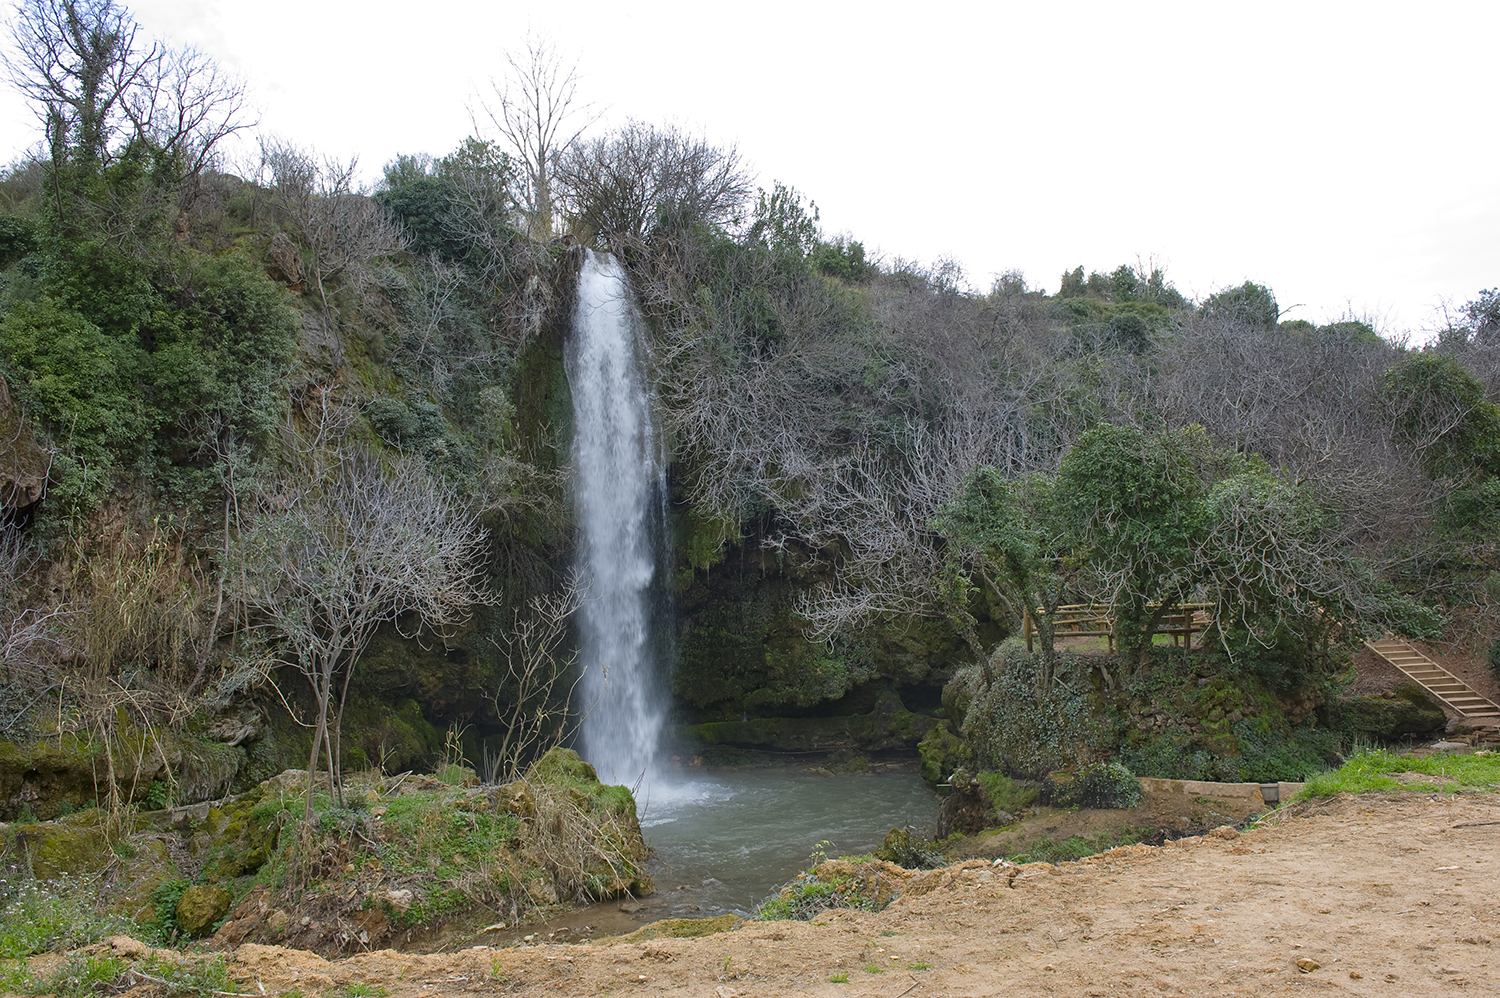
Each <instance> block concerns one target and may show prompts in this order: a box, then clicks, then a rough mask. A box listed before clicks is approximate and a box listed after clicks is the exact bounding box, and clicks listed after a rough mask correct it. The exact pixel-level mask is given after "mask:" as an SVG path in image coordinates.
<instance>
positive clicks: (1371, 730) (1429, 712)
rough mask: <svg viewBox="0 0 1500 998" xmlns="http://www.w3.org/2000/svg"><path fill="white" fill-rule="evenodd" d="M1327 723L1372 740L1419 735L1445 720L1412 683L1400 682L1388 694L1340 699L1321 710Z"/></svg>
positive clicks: (1421, 691) (1429, 700)
mask: <svg viewBox="0 0 1500 998" xmlns="http://www.w3.org/2000/svg"><path fill="white" fill-rule="evenodd" d="M1324 716H1325V717H1326V719H1327V721H1328V723H1329V724H1330V725H1332V726H1334V727H1336V728H1339V729H1341V730H1344V731H1348V732H1351V733H1359V734H1365V735H1370V736H1373V737H1376V738H1397V737H1400V736H1401V735H1422V734H1428V733H1430V732H1433V731H1437V730H1439V729H1441V728H1442V727H1443V726H1444V725H1445V724H1446V723H1447V721H1448V716H1447V715H1446V714H1444V713H1443V708H1442V707H1441V706H1440V705H1439V704H1438V702H1437V701H1436V700H1434V699H1433V698H1432V696H1431V695H1430V694H1428V693H1427V691H1426V690H1424V689H1422V687H1420V686H1418V685H1417V684H1416V683H1411V682H1407V683H1402V684H1401V685H1400V686H1398V687H1397V688H1396V689H1395V690H1393V691H1392V692H1391V693H1390V694H1388V695H1384V696H1382V695H1370V696H1354V697H1341V698H1339V699H1337V700H1334V701H1333V702H1331V703H1330V704H1328V706H1327V708H1326V709H1325V711H1324Z"/></svg>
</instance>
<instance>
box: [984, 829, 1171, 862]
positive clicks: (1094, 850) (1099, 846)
mask: <svg viewBox="0 0 1500 998" xmlns="http://www.w3.org/2000/svg"><path fill="white" fill-rule="evenodd" d="M1145 831H1146V830H1145V829H1140V828H1136V827H1134V826H1128V827H1126V828H1122V829H1121V830H1120V831H1119V832H1100V833H1099V834H1098V835H1094V836H1092V837H1090V836H1085V835H1074V836H1071V837H1069V838H1066V839H1063V840H1062V841H1061V842H1055V841H1053V839H1052V837H1051V836H1047V835H1044V836H1042V837H1041V838H1039V839H1037V840H1035V841H1034V842H1032V843H1031V845H1030V847H1028V848H1027V850H1026V851H1025V852H1019V853H1016V854H1015V855H1014V856H1011V857H1009V858H1010V861H1011V862H1013V863H1070V862H1073V861H1074V860H1080V859H1083V858H1084V857H1085V856H1094V855H1097V854H1098V853H1101V852H1105V851H1106V850H1109V849H1113V848H1115V847H1116V846H1124V845H1130V844H1131V843H1132V842H1139V841H1140V840H1141V836H1142V835H1143V834H1144V833H1145Z"/></svg>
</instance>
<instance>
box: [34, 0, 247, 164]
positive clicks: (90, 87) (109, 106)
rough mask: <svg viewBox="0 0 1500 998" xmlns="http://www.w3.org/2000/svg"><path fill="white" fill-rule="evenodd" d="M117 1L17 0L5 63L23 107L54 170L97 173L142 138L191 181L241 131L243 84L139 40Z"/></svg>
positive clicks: (202, 61) (195, 55)
mask: <svg viewBox="0 0 1500 998" xmlns="http://www.w3.org/2000/svg"><path fill="white" fill-rule="evenodd" d="M140 35H141V29H140V25H139V24H138V23H137V22H136V20H135V17H134V16H133V15H132V14H131V13H130V11H129V10H127V9H126V8H125V6H124V5H123V4H120V3H116V2H115V0H20V2H19V3H17V4H16V7H15V13H14V15H13V17H12V19H11V24H10V37H11V42H12V46H11V50H10V51H9V52H8V53H6V55H5V56H4V64H5V69H6V73H7V75H8V77H9V81H10V84H11V86H12V87H14V88H15V89H16V90H17V91H18V92H19V93H20V94H21V95H22V96H23V97H26V98H27V99H28V100H30V101H31V102H32V104H33V106H34V107H35V109H36V112H37V114H38V116H39V117H40V118H41V121H42V126H43V128H44V129H45V131H46V135H47V144H48V149H49V152H50V154H51V158H52V163H53V165H54V166H55V167H63V166H73V167H76V168H79V169H82V170H84V171H91V170H94V169H97V168H99V167H101V166H103V165H105V164H106V163H108V162H109V161H110V159H111V158H112V157H113V156H114V155H116V154H117V153H118V151H119V150H120V149H121V148H123V143H122V141H121V140H122V139H123V140H124V141H125V142H128V141H129V140H131V139H135V138H143V139H147V140H149V141H151V142H153V143H154V144H156V146H157V147H158V148H159V149H161V150H162V151H164V152H166V153H168V154H170V155H175V156H177V157H178V158H179V167H180V168H181V169H182V170H184V171H185V173H186V175H190V176H196V175H197V174H198V173H199V172H200V171H201V170H202V169H203V167H204V166H206V165H207V163H208V161H209V157H210V154H211V153H212V151H213V149H214V147H215V146H216V145H217V144H218V143H219V142H220V141H221V140H222V139H224V138H225V137H226V136H228V135H230V134H232V133H233V132H235V131H237V130H239V129H240V128H242V127H244V126H245V122H244V121H243V114H244V110H245V90H244V85H243V84H242V83H240V82H239V81H237V80H234V79H232V78H231V77H230V76H229V75H227V74H226V73H225V72H224V71H223V70H221V69H220V68H219V67H218V66H217V65H216V64H215V63H214V62H213V61H212V60H211V59H209V58H207V57H206V56H204V55H203V54H202V53H199V52H197V51H195V50H193V49H172V48H169V47H167V46H165V45H163V44H162V43H160V42H154V41H153V42H146V41H144V40H142V39H141V37H140Z"/></svg>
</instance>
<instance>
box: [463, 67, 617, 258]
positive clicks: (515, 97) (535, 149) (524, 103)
mask: <svg viewBox="0 0 1500 998" xmlns="http://www.w3.org/2000/svg"><path fill="white" fill-rule="evenodd" d="M490 87H491V90H492V91H493V92H494V97H493V100H491V101H485V100H481V101H480V102H479V108H480V111H481V112H482V113H483V115H484V116H485V117H486V118H488V119H489V120H490V123H491V124H492V125H494V127H495V130H496V131H497V132H498V133H499V135H500V138H501V139H502V140H503V142H504V144H505V145H506V146H507V150H506V151H507V152H508V153H510V154H511V155H512V156H514V157H515V158H516V160H517V162H519V163H520V165H521V169H522V171H523V173H524V175H525V176H524V180H525V184H526V200H527V208H528V211H527V213H528V216H529V217H528V220H527V229H528V231H529V232H530V235H531V238H533V239H538V240H545V239H550V238H551V237H552V215H553V202H552V176H553V171H554V169H555V167H556V160H557V156H558V155H559V154H560V153H561V152H562V151H563V150H564V149H566V148H568V147H569V146H571V145H572V144H573V142H574V141H575V140H577V139H578V137H579V136H580V135H582V134H583V132H584V130H585V129H586V128H588V127H589V125H591V124H593V123H594V122H595V121H597V120H598V117H599V115H598V114H597V113H595V112H594V111H593V106H592V105H590V104H584V103H580V102H579V100H578V67H577V65H576V64H574V65H571V66H570V65H567V64H566V63H564V61H563V58H562V56H561V55H560V54H559V53H558V51H557V49H556V48H555V47H554V46H553V45H552V44H551V43H550V42H548V41H546V40H545V39H539V38H528V39H527V41H526V49H525V51H523V52H509V53H507V54H506V56H505V71H504V73H503V75H501V76H500V77H495V78H491V80H490ZM476 117H478V115H476Z"/></svg>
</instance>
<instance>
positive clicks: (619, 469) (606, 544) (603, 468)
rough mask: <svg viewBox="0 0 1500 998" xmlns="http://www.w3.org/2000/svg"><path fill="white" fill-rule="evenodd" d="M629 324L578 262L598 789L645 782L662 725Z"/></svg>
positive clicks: (622, 292) (587, 692)
mask: <svg viewBox="0 0 1500 998" xmlns="http://www.w3.org/2000/svg"><path fill="white" fill-rule="evenodd" d="M639 325H640V320H639V317H638V315H637V313H636V310H635V307H634V305H633V304H632V302H631V297H630V285H629V283H628V282H627V280H626V278H625V273H624V271H623V270H621V268H620V265H619V264H618V263H617V262H616V261H615V259H614V257H612V256H608V255H604V254H595V253H593V252H589V253H588V254H587V256H586V257H585V259H584V263H583V269H582V271H581V272H580V273H579V276H578V304H577V307H576V310H575V312H574V318H573V335H572V336H571V337H570V338H569V340H568V346H567V353H566V357H565V364H566V368H567V374H568V384H569V387H570V389H571V391H572V395H573V465H574V479H573V502H574V509H575V514H576V516H577V520H578V527H579V533H580V544H579V555H578V562H579V569H580V574H581V576H582V581H583V584H584V585H585V586H586V587H587V592H586V595H585V601H584V604H583V607H582V608H581V610H580V611H579V614H580V618H581V620H580V625H579V632H580V633H579V639H580V640H579V644H580V648H579V652H580V659H581V663H582V665H583V668H584V670H585V671H584V678H583V685H582V693H583V703H582V704H581V705H580V706H581V707H582V709H583V710H585V711H587V714H586V716H585V718H584V722H583V744H582V750H583V755H584V757H585V758H587V759H588V761H589V762H591V763H593V765H594V767H595V768H596V769H597V770H598V771H599V776H600V778H601V779H602V780H604V782H606V783H623V784H625V785H627V786H637V785H642V786H649V785H650V784H652V783H654V782H657V781H656V780H655V777H656V773H657V759H656V757H657V748H658V742H659V740H660V737H661V728H662V722H663V718H664V713H665V712H664V710H663V707H662V700H663V698H662V696H661V695H660V688H659V681H658V677H657V669H656V663H655V657H656V656H655V649H654V647H653V641H652V634H651V616H652V587H651V583H652V578H653V576H654V574H655V570H656V549H657V544H656V537H655V534H656V529H655V528H656V527H657V519H658V517H657V506H656V504H655V503H654V502H653V500H654V499H655V498H658V497H659V496H661V495H662V494H664V493H663V488H664V484H663V481H662V470H661V467H662V462H661V459H660V455H659V453H658V445H657V440H656V434H655V433H654V432H653V431H652V426H651V414H650V407H649V404H648V399H647V395H646V391H645V389H644V387H643V384H642V377H641V365H640V360H639V357H638V350H639V345H638V343H637V336H636V333H637V329H638V327H639Z"/></svg>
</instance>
